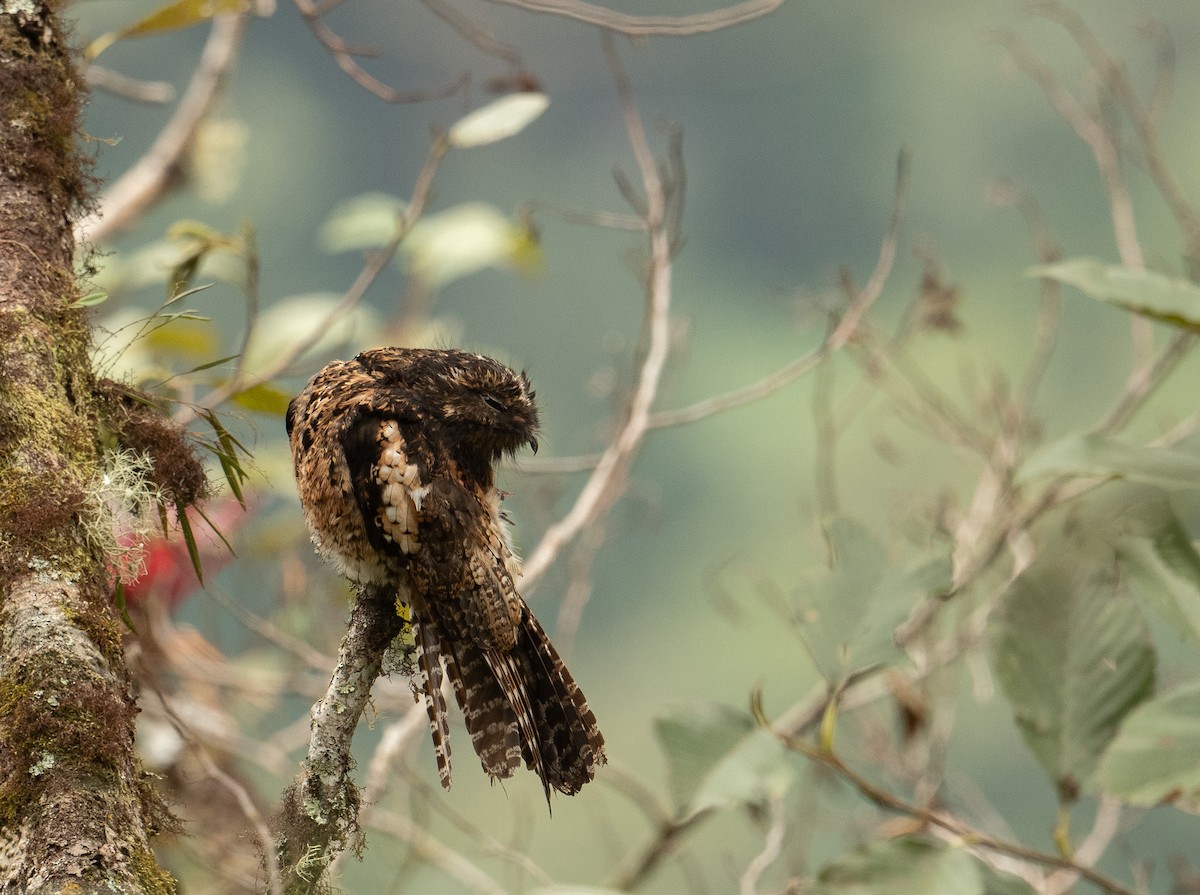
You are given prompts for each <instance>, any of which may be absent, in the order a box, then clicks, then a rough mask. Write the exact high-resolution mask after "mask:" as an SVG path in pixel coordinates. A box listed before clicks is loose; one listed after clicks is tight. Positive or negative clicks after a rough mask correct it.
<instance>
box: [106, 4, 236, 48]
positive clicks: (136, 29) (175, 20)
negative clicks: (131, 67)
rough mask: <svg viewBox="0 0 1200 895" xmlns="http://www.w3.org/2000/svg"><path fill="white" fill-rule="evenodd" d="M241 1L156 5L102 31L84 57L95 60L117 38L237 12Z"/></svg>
mask: <svg viewBox="0 0 1200 895" xmlns="http://www.w3.org/2000/svg"><path fill="white" fill-rule="evenodd" d="M243 3H244V0H176V2H174V3H168V4H166V5H165V6H160V7H159V8H158V9H156V10H154V12H152V13H150V15H148V16H146V17H145V18H143V19H140V20H138V21H137V22H135V23H134V24H132V25H129V26H128V27H126V28H122V29H121V30H119V31H110V32H108V33H107V34H102V35H100V36H99V37H97V38H96V39H95V40H93V41H92V42H91V43H90V44H88V46H87V48H86V49H85V50H84V56H85V57H86V58H87V59H89V60H91V59H95V58H96V57H97V56H99V55H100V54H101V53H103V52H104V51H105V50H107V49H108V48H109V47H111V46H112V45H113V44H115V43H116V42H117V41H118V40H123V39H125V38H127V37H142V36H144V35H147V34H155V33H158V32H162V31H176V30H178V29H180V28H190V27H192V26H193V25H199V24H200V23H202V22H207V21H209V20H210V19H211V18H212V17H213V16H216V15H220V14H221V13H225V12H238V11H239V10H241V9H242V7H243Z"/></svg>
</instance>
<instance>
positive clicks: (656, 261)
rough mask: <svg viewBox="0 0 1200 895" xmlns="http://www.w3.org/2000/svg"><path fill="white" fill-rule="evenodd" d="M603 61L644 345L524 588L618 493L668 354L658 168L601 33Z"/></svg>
mask: <svg viewBox="0 0 1200 895" xmlns="http://www.w3.org/2000/svg"><path fill="white" fill-rule="evenodd" d="M603 44H604V53H605V57H606V58H607V60H608V64H609V68H610V70H611V72H612V77H613V82H614V84H615V85H616V88H617V95H618V97H619V100H620V104H621V114H622V117H623V118H624V120H625V130H626V133H627V134H628V137H629V145H630V147H631V148H632V150H633V154H634V158H635V159H636V161H637V165H638V170H639V171H640V173H641V179H642V189H643V191H644V192H645V203H646V214H645V225H646V230H647V233H648V236H649V241H650V269H649V272H648V275H647V287H646V314H645V318H644V320H645V322H644V324H643V325H644V341H645V344H646V346H647V348H646V352H645V356H644V357H643V359H642V364H641V368H640V369H639V371H638V376H637V385H636V387H635V388H634V392H633V396H632V398H631V400H630V406H629V411H628V416H627V418H626V419H625V422H624V424H623V425H622V427H621V429H620V431H619V432H618V433H617V435H616V437H615V438H614V439H613V441H612V442H611V443H610V444H609V446H608V447H607V448H606V449H605V450H604V452H603V453H602V454H601V456H600V461H599V463H597V465H596V468H595V469H594V470H593V471H592V474H591V476H590V477H589V478H588V480H587V482H586V483H585V484H584V486H583V489H582V490H581V491H580V492H579V495H578V496H577V497H576V499H575V503H574V505H573V506H572V507H571V509H570V510H569V511H568V512H567V514H566V515H565V516H564V517H563V518H562V519H560V520H559V521H558V522H556V523H555V524H554V525H552V526H550V528H548V529H547V530H546V532H545V533H544V534H543V535H542V539H541V541H540V542H539V543H538V545H537V547H536V548H535V549H534V551H533V553H532V554H531V555H530V557H529V561H528V562H527V563H526V564H525V572H524V576H523V579H522V580H523V582H524V585H525V586H526V587H530V586H531V585H532V584H533V583H534V582H536V580H537V579H538V578H540V577H541V576H542V575H543V574H544V573H545V572H546V570H547V569H548V568H549V567H550V565H551V564H552V563H553V562H554V560H555V558H556V557H557V556H558V554H559V553H560V552H561V550H562V549H563V547H564V546H566V544H567V543H569V542H570V541H571V540H572V539H574V537H575V536H576V535H577V534H578V533H579V531H580V530H581V529H582V528H583V527H584V526H585V525H587V524H588V523H589V522H591V521H592V520H593V519H594V518H596V516H597V514H599V513H601V512H603V511H604V509H605V507H606V506H609V505H611V503H612V501H613V500H615V499H616V496H617V494H618V493H619V492H620V490H622V488H623V485H622V484H620V483H621V482H622V480H623V479H624V475H625V471H626V467H627V466H628V463H629V461H630V460H631V458H632V457H633V455H634V454H635V453H636V451H637V450H638V448H639V447H640V446H641V443H642V439H643V438H644V437H645V435H646V432H647V431H648V430H649V428H650V408H651V407H652V406H653V404H654V399H655V396H656V395H657V394H658V386H659V382H660V381H661V379H662V374H663V370H664V369H665V367H666V362H667V356H668V354H669V352H670V341H671V340H670V320H669V311H670V307H671V256H672V254H673V249H674V239H675V234H673V233H671V232H669V229H670V228H669V227H668V220H667V214H668V204H669V203H668V197H667V193H666V186H665V185H664V183H663V180H662V177H661V176H660V172H659V166H658V163H657V162H656V160H655V158H654V154H653V152H652V151H651V150H650V144H649V142H648V141H647V139H646V132H645V129H644V128H643V126H642V121H641V118H640V117H639V115H638V111H637V106H636V104H635V102H634V98H633V90H632V87H631V86H630V83H629V79H628V76H627V75H626V73H625V70H624V67H623V66H622V64H621V60H620V57H619V56H618V55H617V51H616V47H615V46H614V43H613V39H612V36H611V35H610V34H609V33H608V32H603Z"/></svg>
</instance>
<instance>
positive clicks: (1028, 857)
mask: <svg viewBox="0 0 1200 895" xmlns="http://www.w3.org/2000/svg"><path fill="white" fill-rule="evenodd" d="M755 714H756V716H757V717H758V718H759V721H760V723H764V725H765V726H766V727H767V729H768V730H770V731H771V733H772V734H774V735H775V737H776V738H777V739H778V740H779V741H780V742H781V743H783V745H784V746H786V747H787V748H788V749H790V750H792V751H793V752H796V753H798V754H800V755H803V756H804V757H805V758H807V759H809V760H810V761H813V762H815V763H817V764H819V765H821V766H822V767H825V768H827V769H829V770H830V771H833V772H834V773H835V774H837V775H838V776H839V777H841V778H842V779H843V780H845V781H846V782H847V783H849V784H850V785H851V786H853V787H854V788H855V789H856V790H858V792H859V794H860V795H862V796H863V797H864V798H866V799H868V800H869V801H871V802H873V803H874V804H875V806H876V807H878V808H882V809H884V810H885V811H892V812H895V813H898V814H903V815H905V816H907V817H911V818H914V819H916V820H919V821H921V822H922V823H924V824H927V825H929V826H931V827H937V828H939V829H942V830H945V831H946V832H948V833H950V834H952V835H953V836H955V837H958V838H959V839H961V840H963V844H964V845H966V846H968V847H970V848H981V849H986V850H988V851H994V852H998V853H1000V854H1004V855H1009V856H1011V857H1014V858H1018V859H1020V860H1022V861H1029V862H1031V863H1033V864H1039V865H1041V866H1043V867H1053V868H1056V869H1059V870H1066V871H1069V872H1072V873H1077V874H1079V876H1080V877H1082V878H1083V879H1086V880H1087V881H1088V882H1090V883H1092V884H1093V885H1094V886H1096V887H1098V888H1099V889H1101V890H1102V891H1104V892H1107V893H1109V895H1139V893H1137V892H1135V891H1134V890H1133V889H1130V888H1128V887H1127V886H1125V885H1122V884H1121V883H1119V882H1117V881H1116V880H1114V879H1112V878H1110V877H1108V876H1105V875H1104V874H1102V873H1099V872H1097V871H1096V870H1094V869H1092V868H1091V867H1089V866H1086V865H1084V864H1081V863H1079V862H1078V861H1075V860H1073V859H1071V858H1065V857H1063V856H1062V855H1056V854H1050V853H1049V852H1042V851H1038V850H1037V849H1034V848H1029V847H1027V846H1024V845H1021V844H1020V843H1019V842H1009V841H1008V840H1006V839H1001V838H999V837H996V836H991V835H989V834H987V833H985V832H983V831H982V830H978V829H976V828H974V827H973V826H971V825H970V824H968V823H967V822H966V821H964V820H962V819H960V818H958V817H955V816H954V815H952V814H950V813H948V812H946V811H936V810H931V809H929V808H925V807H923V806H921V805H914V804H912V803H911V802H907V801H905V800H904V799H901V798H900V797H899V796H896V795H893V794H892V793H890V792H888V791H887V790H886V789H884V788H883V787H881V786H876V785H875V784H874V783H872V782H871V781H869V780H867V779H866V778H865V777H863V776H862V775H861V774H859V773H858V772H857V771H854V770H853V769H851V768H850V767H849V766H848V765H847V764H846V763H845V762H844V761H842V759H841V758H839V757H838V756H837V755H836V754H835V753H833V752H831V751H824V750H822V749H820V748H818V747H816V746H814V745H812V744H810V743H807V742H805V741H804V740H801V739H800V738H798V737H795V736H793V735H791V734H790V733H787V732H786V731H783V730H779V729H777V728H776V727H775V726H773V725H772V724H771V723H770V722H769V721H768V720H767V719H766V717H765V716H764V715H763V714H762V707H761V705H757V704H756V706H755Z"/></svg>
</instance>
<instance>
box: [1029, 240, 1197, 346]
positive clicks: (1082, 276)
mask: <svg viewBox="0 0 1200 895" xmlns="http://www.w3.org/2000/svg"><path fill="white" fill-rule="evenodd" d="M1028 273H1029V275H1030V276H1035V277H1047V278H1049V279H1051V280H1056V281H1058V282H1060V283H1065V284H1066V285H1068V286H1074V287H1075V288H1077V289H1079V290H1080V291H1081V292H1083V293H1084V294H1085V295H1087V296H1089V297H1091V298H1094V299H1096V300H1097V301H1102V302H1106V303H1108V304H1112V305H1116V306H1117V307H1120V308H1124V309H1125V310H1127V311H1132V312H1133V313H1135V314H1141V315H1142V316H1144V317H1150V318H1152V319H1154V320H1159V321H1161V322H1163V323H1169V324H1171V325H1172V326H1178V327H1182V328H1183V329H1191V330H1197V331H1200V286H1197V285H1196V284H1195V283H1190V282H1188V281H1187V280H1178V279H1175V278H1173V277H1168V276H1164V275H1163V274H1160V273H1155V272H1154V271H1151V270H1138V269H1136V268H1132V267H1126V266H1124V265H1122V264H1106V263H1105V262H1103V261H1100V260H1098V259H1096V258H1072V259H1069V260H1067V261H1060V262H1059V263H1057V264H1043V265H1039V266H1037V267H1033V268H1030V269H1029V271H1028Z"/></svg>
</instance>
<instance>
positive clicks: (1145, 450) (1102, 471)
mask: <svg viewBox="0 0 1200 895" xmlns="http://www.w3.org/2000/svg"><path fill="white" fill-rule="evenodd" d="M1049 475H1073V476H1083V477H1087V478H1116V479H1128V480H1130V481H1135V482H1145V483H1147V484H1150V485H1162V486H1164V487H1168V488H1179V487H1187V488H1200V457H1197V456H1196V455H1195V454H1191V453H1187V452H1185V451H1177V450H1173V449H1171V448H1158V447H1146V446H1144V445H1134V444H1125V443H1123V442H1120V441H1117V440H1115V439H1113V438H1108V437H1105V436H1103V435H1090V434H1080V433H1076V434H1073V435H1068V436H1067V437H1066V438H1063V439H1061V440H1059V441H1056V442H1054V443H1053V444H1049V445H1046V446H1045V447H1044V448H1042V449H1041V450H1039V451H1037V452H1036V453H1035V454H1034V455H1033V456H1032V457H1030V458H1029V459H1028V460H1027V461H1026V462H1025V464H1024V465H1023V466H1022V467H1021V469H1020V472H1019V474H1018V479H1019V480H1020V481H1023V482H1028V481H1030V480H1032V479H1035V478H1039V477H1041V476H1049Z"/></svg>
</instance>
